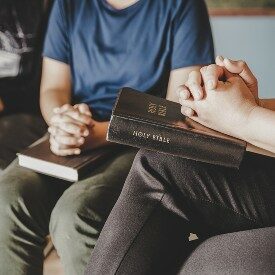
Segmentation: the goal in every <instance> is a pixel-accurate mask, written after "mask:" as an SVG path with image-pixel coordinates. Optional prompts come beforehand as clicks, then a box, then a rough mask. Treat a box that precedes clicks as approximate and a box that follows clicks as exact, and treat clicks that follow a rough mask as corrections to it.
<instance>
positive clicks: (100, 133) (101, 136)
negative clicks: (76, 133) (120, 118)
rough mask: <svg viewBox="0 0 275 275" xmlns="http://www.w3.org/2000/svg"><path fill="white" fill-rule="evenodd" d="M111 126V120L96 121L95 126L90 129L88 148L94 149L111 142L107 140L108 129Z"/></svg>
mask: <svg viewBox="0 0 275 275" xmlns="http://www.w3.org/2000/svg"><path fill="white" fill-rule="evenodd" d="M108 127H109V121H106V122H97V121H95V122H94V126H93V127H92V128H91V129H90V134H89V138H88V140H87V144H86V147H87V148H88V149H94V148H98V147H101V146H105V145H108V144H110V142H108V141H107V140H106V137H107V131H108Z"/></svg>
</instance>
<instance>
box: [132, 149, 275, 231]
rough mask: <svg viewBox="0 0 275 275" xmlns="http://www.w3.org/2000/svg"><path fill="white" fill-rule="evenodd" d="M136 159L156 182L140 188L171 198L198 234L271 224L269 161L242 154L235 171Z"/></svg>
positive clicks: (274, 162) (273, 187) (274, 181)
mask: <svg viewBox="0 0 275 275" xmlns="http://www.w3.org/2000/svg"><path fill="white" fill-rule="evenodd" d="M137 159H138V161H137V167H136V168H135V169H144V167H145V168H146V170H147V171H149V173H150V175H154V177H157V178H158V179H160V180H157V181H154V180H153V181H151V183H148V182H147V183H146V184H149V185H152V184H156V183H157V184H158V185H159V186H158V187H157V186H155V187H154V188H155V189H156V188H163V193H168V194H169V196H171V195H172V197H173V199H174V200H175V201H176V202H177V205H180V208H181V210H182V211H184V212H185V214H186V215H187V216H188V218H189V219H190V221H191V223H192V224H193V225H194V228H195V229H196V230H197V231H199V232H200V233H202V234H207V235H215V234H218V233H226V232H232V231H237V230H245V229H249V228H256V227H264V226H270V225H274V224H275V199H274V198H275V169H274V168H275V159H271V158H266V157H261V156H256V155H252V154H247V156H246V157H245V159H244V161H243V163H242V165H241V167H240V169H239V170H237V169H230V168H226V167H221V166H214V165H209V164H205V163H201V162H196V161H192V160H186V159H182V158H179V157H172V156H169V157H167V155H164V154H161V153H153V152H148V151H141V152H140V153H139V155H138V156H137ZM139 163H143V164H142V167H143V168H141V167H138V165H139ZM143 173H144V172H143ZM206 228H207V230H206Z"/></svg>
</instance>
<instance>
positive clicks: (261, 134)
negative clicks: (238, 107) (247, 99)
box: [242, 107, 275, 153]
mask: <svg viewBox="0 0 275 275" xmlns="http://www.w3.org/2000/svg"><path fill="white" fill-rule="evenodd" d="M242 138H243V139H244V140H246V141H247V142H249V143H251V144H253V145H255V146H257V147H260V148H262V149H265V150H268V151H271V152H274V153H275V112H274V111H271V110H268V109H265V108H262V107H256V108H255V109H254V110H253V111H252V112H251V115H250V117H249V119H248V123H247V125H246V127H245V129H244V130H243V133H242Z"/></svg>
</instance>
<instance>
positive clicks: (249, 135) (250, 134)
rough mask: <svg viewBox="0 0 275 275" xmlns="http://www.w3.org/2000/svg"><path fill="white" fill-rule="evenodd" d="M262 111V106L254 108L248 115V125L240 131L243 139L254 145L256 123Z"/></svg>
mask: <svg viewBox="0 0 275 275" xmlns="http://www.w3.org/2000/svg"><path fill="white" fill-rule="evenodd" d="M262 109H263V107H261V106H255V107H254V108H252V110H251V111H250V113H249V115H248V118H247V120H246V123H245V124H244V126H243V127H242V128H241V129H240V133H241V135H240V136H241V139H243V140H245V141H247V142H249V143H253V141H254V140H255V139H256V135H255V134H256V130H255V121H256V118H257V117H258V116H259V113H261V112H262Z"/></svg>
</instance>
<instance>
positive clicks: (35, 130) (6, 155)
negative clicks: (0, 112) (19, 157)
mask: <svg viewBox="0 0 275 275" xmlns="http://www.w3.org/2000/svg"><path fill="white" fill-rule="evenodd" d="M45 126H46V125H45V122H44V120H43V118H42V117H40V116H35V115H31V114H14V115H6V116H1V117H0V146H1V148H0V170H1V169H4V168H6V167H7V166H8V165H9V164H10V163H11V162H12V161H13V160H14V159H15V158H16V153H18V152H20V151H22V150H23V149H25V148H26V147H27V146H29V145H30V144H31V143H33V142H34V141H36V140H37V139H38V138H40V137H41V136H42V135H43V134H44V133H45V132H46V127H45Z"/></svg>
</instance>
